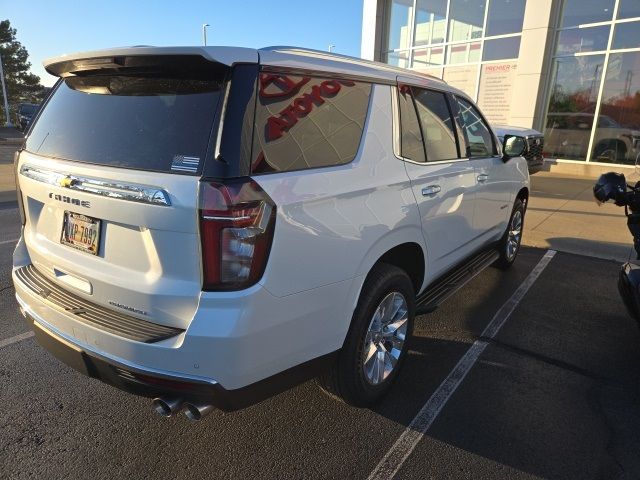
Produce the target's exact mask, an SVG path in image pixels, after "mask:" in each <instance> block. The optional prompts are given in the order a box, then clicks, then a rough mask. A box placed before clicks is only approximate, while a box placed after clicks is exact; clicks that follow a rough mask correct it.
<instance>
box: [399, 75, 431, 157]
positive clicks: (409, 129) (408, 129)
mask: <svg viewBox="0 0 640 480" xmlns="http://www.w3.org/2000/svg"><path fill="white" fill-rule="evenodd" d="M398 97H399V102H400V155H402V157H404V158H408V159H409V160H413V161H414V162H425V161H426V158H425V155H424V145H423V144H422V133H421V131H420V122H419V121H418V115H416V109H415V106H414V104H413V98H412V93H411V87H408V86H406V85H401V86H400V87H399V89H398Z"/></svg>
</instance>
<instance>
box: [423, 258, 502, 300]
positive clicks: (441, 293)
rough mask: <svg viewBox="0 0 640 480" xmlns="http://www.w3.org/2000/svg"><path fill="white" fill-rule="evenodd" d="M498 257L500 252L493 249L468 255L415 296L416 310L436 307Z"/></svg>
mask: <svg viewBox="0 0 640 480" xmlns="http://www.w3.org/2000/svg"><path fill="white" fill-rule="evenodd" d="M499 257H500V254H499V253H498V252H497V251H496V250H493V249H491V250H484V251H482V252H480V253H478V254H476V255H474V256H472V257H469V258H468V259H467V260H466V261H465V262H464V263H462V264H460V265H459V266H458V267H456V268H454V269H453V270H451V271H450V272H448V273H446V274H445V275H444V276H442V277H440V278H439V279H438V280H436V281H435V282H433V283H432V284H431V285H429V286H428V287H427V288H426V290H425V291H424V292H422V293H421V294H420V295H418V297H417V298H416V310H417V312H418V313H428V312H432V311H433V310H435V309H436V308H438V306H439V305H440V304H442V302H444V301H445V300H446V299H447V298H449V297H450V296H451V295H453V294H454V293H456V292H457V291H458V290H460V289H461V288H462V287H464V286H465V285H466V284H467V283H468V282H470V281H471V280H472V279H473V278H474V277H475V276H476V275H478V274H479V273H480V272H482V271H483V270H484V269H485V268H487V267H488V266H489V265H491V264H492V263H493V262H495V261H496V260H497V259H498V258H499Z"/></svg>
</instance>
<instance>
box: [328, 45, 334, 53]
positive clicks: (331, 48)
mask: <svg viewBox="0 0 640 480" xmlns="http://www.w3.org/2000/svg"><path fill="white" fill-rule="evenodd" d="M334 47H335V45H329V53H332V52H333V49H334Z"/></svg>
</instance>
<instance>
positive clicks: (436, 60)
mask: <svg viewBox="0 0 640 480" xmlns="http://www.w3.org/2000/svg"><path fill="white" fill-rule="evenodd" d="M443 63H444V46H441V47H431V48H423V49H420V50H414V52H413V65H412V68H420V69H424V68H428V67H434V66H437V65H442V64H443Z"/></svg>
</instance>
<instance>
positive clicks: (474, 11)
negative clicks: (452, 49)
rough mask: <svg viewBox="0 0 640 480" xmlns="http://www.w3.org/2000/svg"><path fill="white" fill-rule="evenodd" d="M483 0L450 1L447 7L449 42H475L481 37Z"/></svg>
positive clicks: (484, 3)
mask: <svg viewBox="0 0 640 480" xmlns="http://www.w3.org/2000/svg"><path fill="white" fill-rule="evenodd" d="M485 6H486V2H485V1H483V0H451V4H450V7H449V41H450V42H458V41H464V40H475V39H476V38H480V37H482V25H483V24H484V11H485Z"/></svg>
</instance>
